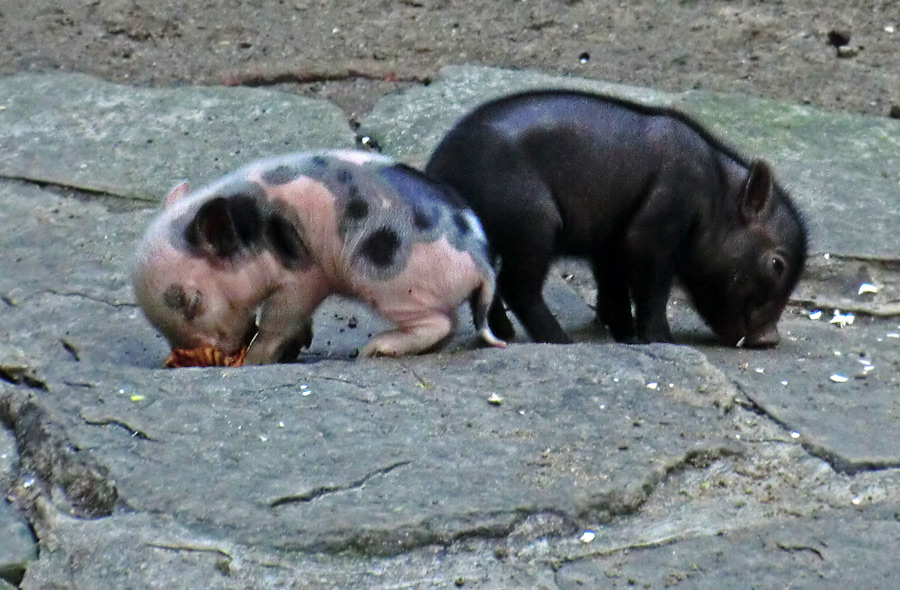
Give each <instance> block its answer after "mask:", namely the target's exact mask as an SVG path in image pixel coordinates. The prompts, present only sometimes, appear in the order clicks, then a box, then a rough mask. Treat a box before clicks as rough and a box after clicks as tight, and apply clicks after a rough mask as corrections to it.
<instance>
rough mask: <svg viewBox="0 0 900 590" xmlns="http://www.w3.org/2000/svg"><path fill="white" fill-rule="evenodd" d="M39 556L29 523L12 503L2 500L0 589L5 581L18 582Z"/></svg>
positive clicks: (0, 519)
mask: <svg viewBox="0 0 900 590" xmlns="http://www.w3.org/2000/svg"><path fill="white" fill-rule="evenodd" d="M37 556H38V552H37V544H36V542H35V539H34V536H33V535H32V534H31V530H30V529H29V528H28V523H27V522H25V520H24V519H23V518H22V517H21V516H20V515H19V514H17V513H16V511H15V510H14V509H13V507H12V506H11V505H10V504H8V503H7V502H5V501H3V502H0V589H2V588H4V587H5V586H4V582H7V583H9V584H18V583H19V582H20V581H21V580H22V576H24V575H25V570H26V569H27V568H28V566H29V564H31V563H32V562H33V561H34V560H35V559H37ZM9 587H10V588H11V587H12V586H9Z"/></svg>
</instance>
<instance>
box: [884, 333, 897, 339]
mask: <svg viewBox="0 0 900 590" xmlns="http://www.w3.org/2000/svg"><path fill="white" fill-rule="evenodd" d="M886 336H887V337H888V338H900V333H897V332H888V333H887V334H886Z"/></svg>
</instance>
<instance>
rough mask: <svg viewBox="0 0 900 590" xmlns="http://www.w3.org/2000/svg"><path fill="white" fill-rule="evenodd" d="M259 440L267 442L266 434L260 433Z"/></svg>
mask: <svg viewBox="0 0 900 590" xmlns="http://www.w3.org/2000/svg"><path fill="white" fill-rule="evenodd" d="M259 440H261V441H262V442H269V437H268V436H266V435H265V434H260V435H259Z"/></svg>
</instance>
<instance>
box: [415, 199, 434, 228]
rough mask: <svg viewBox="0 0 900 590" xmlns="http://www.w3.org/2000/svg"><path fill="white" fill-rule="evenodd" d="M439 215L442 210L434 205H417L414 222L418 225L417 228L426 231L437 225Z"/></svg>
mask: <svg viewBox="0 0 900 590" xmlns="http://www.w3.org/2000/svg"><path fill="white" fill-rule="evenodd" d="M439 217H440V212H439V211H438V210H437V209H436V208H434V207H429V208H426V207H424V206H422V205H416V206H415V207H414V208H413V224H414V225H415V226H416V229H420V230H423V231H425V230H429V229H431V228H433V227H434V226H435V225H437V222H438V218H439Z"/></svg>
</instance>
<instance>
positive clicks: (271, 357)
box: [244, 289, 327, 365]
mask: <svg viewBox="0 0 900 590" xmlns="http://www.w3.org/2000/svg"><path fill="white" fill-rule="evenodd" d="M326 294H327V293H325V294H318V293H316V294H314V293H310V292H309V291H307V292H306V293H303V294H302V296H301V295H300V294H298V293H297V292H296V291H293V290H291V289H280V290H278V291H276V292H275V293H273V294H272V295H271V296H270V297H269V298H268V299H267V300H266V301H265V302H264V303H263V306H262V308H261V309H260V313H259V329H258V331H257V333H256V337H255V338H254V339H253V342H251V343H250V347H249V348H248V349H247V357H246V359H245V361H244V364H247V365H265V364H271V363H277V362H284V361H291V360H294V359H295V358H297V355H298V354H299V353H300V349H301V348H308V347H309V345H310V344H311V343H312V335H313V333H312V313H313V312H314V311H315V309H316V308H317V307H318V306H319V303H321V302H322V300H323V299H324V298H325V295H326ZM313 295H314V296H313Z"/></svg>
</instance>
